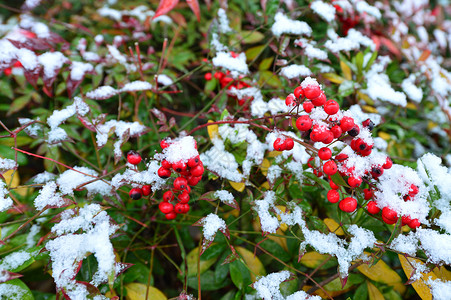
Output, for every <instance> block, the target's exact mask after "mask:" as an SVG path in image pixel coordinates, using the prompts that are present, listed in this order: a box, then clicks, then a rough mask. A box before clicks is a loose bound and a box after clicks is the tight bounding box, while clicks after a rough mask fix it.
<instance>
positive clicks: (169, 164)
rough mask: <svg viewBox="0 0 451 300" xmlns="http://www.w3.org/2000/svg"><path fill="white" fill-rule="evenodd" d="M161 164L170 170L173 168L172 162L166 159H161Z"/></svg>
mask: <svg viewBox="0 0 451 300" xmlns="http://www.w3.org/2000/svg"><path fill="white" fill-rule="evenodd" d="M161 166H162V167H163V168H165V169H168V170H170V169H171V168H172V164H171V163H170V162H168V161H167V160H166V159H163V160H162V161H161Z"/></svg>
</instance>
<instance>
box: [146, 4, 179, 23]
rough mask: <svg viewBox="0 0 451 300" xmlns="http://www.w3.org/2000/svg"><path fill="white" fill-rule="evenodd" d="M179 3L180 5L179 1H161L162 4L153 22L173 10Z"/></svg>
mask: <svg viewBox="0 0 451 300" xmlns="http://www.w3.org/2000/svg"><path fill="white" fill-rule="evenodd" d="M177 3H179V0H160V4H159V5H158V8H157V11H156V12H155V15H154V16H153V17H152V20H153V19H155V18H157V17H159V16H161V15H165V14H167V13H168V12H170V11H171V10H173V9H174V7H175V6H176V5H177Z"/></svg>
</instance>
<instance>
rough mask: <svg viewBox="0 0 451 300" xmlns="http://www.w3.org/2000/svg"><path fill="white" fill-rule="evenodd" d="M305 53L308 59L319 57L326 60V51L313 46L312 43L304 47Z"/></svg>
mask: <svg viewBox="0 0 451 300" xmlns="http://www.w3.org/2000/svg"><path fill="white" fill-rule="evenodd" d="M304 51H305V55H307V56H308V58H310V59H314V58H316V59H319V60H326V59H327V52H326V51H324V50H321V49H318V48H315V47H313V46H312V45H310V44H308V45H307V46H306V47H305V50H304Z"/></svg>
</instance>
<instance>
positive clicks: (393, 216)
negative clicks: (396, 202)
mask: <svg viewBox="0 0 451 300" xmlns="http://www.w3.org/2000/svg"><path fill="white" fill-rule="evenodd" d="M382 217H384V218H385V219H387V220H390V221H394V222H393V223H391V224H394V223H396V221H398V214H397V213H396V211H394V210H393V209H391V208H390V207H388V206H385V207H384V208H383V209H382ZM387 224H389V223H387Z"/></svg>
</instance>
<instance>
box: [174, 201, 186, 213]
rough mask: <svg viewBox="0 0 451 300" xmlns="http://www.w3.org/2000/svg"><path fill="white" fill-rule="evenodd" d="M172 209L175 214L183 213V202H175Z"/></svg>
mask: <svg viewBox="0 0 451 300" xmlns="http://www.w3.org/2000/svg"><path fill="white" fill-rule="evenodd" d="M174 211H175V212H176V213H177V214H183V212H184V209H183V204H182V203H177V204H176V205H175V206H174Z"/></svg>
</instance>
